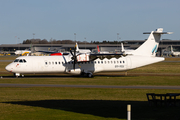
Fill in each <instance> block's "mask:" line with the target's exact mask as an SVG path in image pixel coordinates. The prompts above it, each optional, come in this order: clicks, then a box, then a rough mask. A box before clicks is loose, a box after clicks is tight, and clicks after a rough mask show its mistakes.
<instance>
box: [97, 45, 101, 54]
mask: <svg viewBox="0 0 180 120" xmlns="http://www.w3.org/2000/svg"><path fill="white" fill-rule="evenodd" d="M97 49H98V53H100V52H101V51H100V50H99V45H97Z"/></svg>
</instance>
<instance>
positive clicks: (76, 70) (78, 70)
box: [66, 68, 81, 75]
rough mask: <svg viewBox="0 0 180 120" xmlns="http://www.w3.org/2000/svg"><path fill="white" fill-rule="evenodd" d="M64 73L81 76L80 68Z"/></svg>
mask: <svg viewBox="0 0 180 120" xmlns="http://www.w3.org/2000/svg"><path fill="white" fill-rule="evenodd" d="M66 73H69V74H76V75H80V74H81V69H80V68H77V69H68V70H66Z"/></svg>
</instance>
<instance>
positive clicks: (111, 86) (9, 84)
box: [0, 83, 180, 89]
mask: <svg viewBox="0 0 180 120" xmlns="http://www.w3.org/2000/svg"><path fill="white" fill-rule="evenodd" d="M0 87H24V88H27V87H60V88H63V87H66V88H111V89H112V88H118V89H180V86H139V85H138V86H116V85H56V84H12V83H0Z"/></svg>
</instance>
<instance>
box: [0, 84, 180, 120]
mask: <svg viewBox="0 0 180 120" xmlns="http://www.w3.org/2000/svg"><path fill="white" fill-rule="evenodd" d="M0 91H1V92H0V96H1V97H0V110H1V112H0V119H8V120H9V119H44V120H46V119H62V120H68V119H77V120H80V119H87V120H92V119H100V120H101V119H120V120H125V119H126V105H127V104H131V105H132V118H133V119H134V120H144V119H146V120H158V119H163V120H169V119H174V118H180V115H179V110H180V108H179V107H164V106H163V107H161V106H159V107H155V106H151V107H150V106H149V105H148V102H147V99H146V93H147V92H156V93H164V92H178V90H144V89H140V90H137V89H131V90H129V89H98V88H93V89H90V88H53V89H52V88H48V87H39V88H37V87H34V88H0ZM169 113H171V114H169Z"/></svg>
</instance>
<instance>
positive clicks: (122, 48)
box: [121, 43, 124, 52]
mask: <svg viewBox="0 0 180 120" xmlns="http://www.w3.org/2000/svg"><path fill="white" fill-rule="evenodd" d="M121 51H122V52H124V45H123V43H121Z"/></svg>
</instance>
